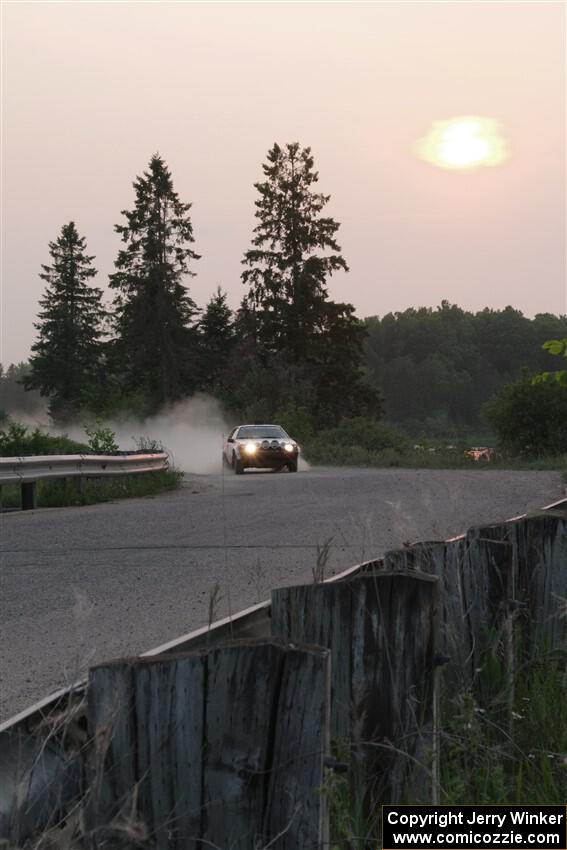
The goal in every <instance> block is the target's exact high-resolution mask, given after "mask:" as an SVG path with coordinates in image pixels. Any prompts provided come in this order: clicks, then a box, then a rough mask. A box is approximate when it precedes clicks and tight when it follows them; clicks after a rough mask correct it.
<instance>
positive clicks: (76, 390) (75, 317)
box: [24, 222, 105, 422]
mask: <svg viewBox="0 0 567 850" xmlns="http://www.w3.org/2000/svg"><path fill="white" fill-rule="evenodd" d="M49 253H50V254H51V257H52V264H51V265H44V266H42V269H43V272H42V273H41V274H40V277H41V279H42V280H44V281H45V282H46V283H47V289H46V291H45V295H44V296H43V298H42V299H41V300H40V307H41V310H40V313H39V322H37V323H36V324H35V328H36V329H37V331H38V339H37V341H36V342H35V344H34V345H33V346H32V352H33V353H32V356H31V358H30V371H29V374H27V375H26V376H25V378H24V385H25V387H26V389H38V390H39V391H40V392H41V395H43V396H47V397H48V398H49V412H50V415H51V416H52V418H54V419H56V420H58V421H62V422H65V421H68V420H70V419H71V418H72V417H73V416H74V415H76V413H77V412H78V411H79V408H80V405H81V399H82V397H83V396H84V394H85V393H86V392H88V389H89V387H90V386H91V385H92V384H93V383H94V382H95V381H96V378H97V372H98V368H99V362H100V356H101V336H102V328H103V321H104V316H105V312H104V309H103V307H102V303H101V298H102V292H101V290H100V289H97V288H95V287H93V286H89V283H88V282H89V280H90V279H91V278H93V277H94V276H95V275H96V269H95V268H94V267H93V266H92V261H93V259H94V257H90V256H88V255H87V254H86V242H85V239H84V238H83V237H80V236H79V234H78V233H77V229H76V227H75V224H74V222H70V223H69V224H66V225H64V226H63V227H62V229H61V235H60V236H59V238H58V239H57V241H55V242H50V243H49Z"/></svg>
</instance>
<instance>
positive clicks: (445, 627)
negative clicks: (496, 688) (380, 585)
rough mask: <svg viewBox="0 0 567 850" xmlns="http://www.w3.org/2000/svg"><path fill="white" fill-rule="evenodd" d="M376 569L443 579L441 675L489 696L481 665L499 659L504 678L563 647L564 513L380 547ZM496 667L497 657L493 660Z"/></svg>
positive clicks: (566, 586)
mask: <svg viewBox="0 0 567 850" xmlns="http://www.w3.org/2000/svg"><path fill="white" fill-rule="evenodd" d="M384 569H386V570H388V569H399V570H404V571H408V572H409V573H410V574H411V572H412V571H414V570H416V569H417V570H423V571H424V572H427V573H431V574H433V575H436V576H439V578H440V579H441V581H442V583H443V613H442V626H441V629H442V651H443V652H444V653H445V654H446V655H447V656H448V657H449V659H450V663H449V665H448V668H447V671H446V676H445V679H446V681H447V682H448V683H449V684H450V685H452V684H455V685H456V686H459V687H465V688H466V687H474V688H475V690H477V695H478V696H479V697H481V698H484V697H486V698H489V697H490V693H489V691H486V685H487V677H486V676H483V671H484V670H485V668H486V664H487V663H490V658H492V659H496V658H499V659H503V668H504V670H503V673H504V677H505V678H506V677H507V678H508V679H509V680H511V678H512V676H513V669H514V666H515V665H516V663H517V660H518V657H519V658H520V659H526V658H530V657H535V656H537V655H538V653H540V652H541V651H542V650H549V649H557V648H559V647H561V646H565V639H566V630H567V618H565V616H564V609H565V599H566V598H567V518H566V517H565V514H564V513H563V512H562V511H548V512H545V513H540V514H535V515H533V516H526V517H521V518H520V519H517V520H511V521H509V522H505V523H498V524H495V525H487V526H481V527H478V528H472V529H471V530H470V531H468V532H467V534H466V535H464V536H463V537H461V538H457V539H455V540H452V541H447V542H440V543H418V544H416V545H415V546H410V547H406V548H404V549H400V550H396V551H393V552H387V553H386V555H385V557H384ZM499 663H500V664H501V665H502V662H499Z"/></svg>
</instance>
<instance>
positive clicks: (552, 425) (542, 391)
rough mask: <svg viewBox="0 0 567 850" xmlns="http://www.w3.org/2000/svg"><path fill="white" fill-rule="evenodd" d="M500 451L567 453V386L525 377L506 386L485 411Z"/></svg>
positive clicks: (530, 454) (532, 454)
mask: <svg viewBox="0 0 567 850" xmlns="http://www.w3.org/2000/svg"><path fill="white" fill-rule="evenodd" d="M484 414H485V416H486V418H487V420H488V421H489V422H490V424H491V425H492V427H493V428H494V429H495V431H496V433H497V435H498V438H499V441H500V444H501V446H502V448H503V449H504V450H506V451H508V452H510V453H511V454H513V455H519V456H522V457H531V458H535V457H542V456H544V455H559V454H563V453H564V452H567V386H562V385H561V384H559V383H546V382H540V383H534V382H533V381H532V380H531V379H530V378H529V377H528V375H527V374H524V376H523V377H522V379H521V380H520V381H517V382H516V383H514V384H508V386H506V387H504V389H503V390H502V391H501V392H500V393H499V394H498V395H497V396H496V398H495V399H493V400H492V401H490V402H488V403H487V404H486V405H485V407H484Z"/></svg>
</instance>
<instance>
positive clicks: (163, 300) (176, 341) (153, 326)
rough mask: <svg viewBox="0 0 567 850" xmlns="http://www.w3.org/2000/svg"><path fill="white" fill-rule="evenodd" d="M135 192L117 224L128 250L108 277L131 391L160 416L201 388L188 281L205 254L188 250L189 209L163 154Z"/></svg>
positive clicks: (118, 348)
mask: <svg viewBox="0 0 567 850" xmlns="http://www.w3.org/2000/svg"><path fill="white" fill-rule="evenodd" d="M134 190H135V193H136V200H135V205H134V209H133V210H131V211H130V212H129V211H127V210H124V211H123V212H122V214H123V215H124V217H125V218H126V223H125V224H122V225H116V226H115V229H116V232H117V233H119V234H120V236H121V237H122V241H123V242H124V243H125V247H124V248H123V249H122V250H121V251H120V252H119V254H118V257H117V259H116V262H115V266H116V269H117V271H116V272H115V273H114V274H112V275H111V276H110V281H111V282H110V286H111V287H112V288H113V289H116V290H117V293H118V294H117V297H116V299H115V302H114V307H115V311H116V329H117V340H116V343H115V346H114V357H115V359H117V360H119V368H120V369H121V371H122V374H123V379H124V382H125V386H126V387H127V388H128V391H134V392H140V391H141V392H143V393H144V394H145V396H146V398H147V402H148V410H149V411H155V410H157V409H158V408H159V407H161V406H162V405H163V404H165V403H167V402H171V401H174V400H176V399H178V398H180V397H182V396H184V395H190V394H191V393H192V392H193V390H194V389H195V387H196V384H197V380H198V375H197V367H196V345H197V335H196V329H195V324H194V320H195V317H196V315H197V312H198V310H197V307H196V305H195V303H194V301H193V300H192V299H191V297H190V295H189V293H188V291H187V289H186V288H185V286H184V284H183V280H184V278H186V277H192V276H194V273H193V272H192V271H191V270H190V268H189V264H190V262H191V261H192V260H197V259H199V255H198V254H196V253H195V252H194V251H193V250H192V248H191V247H190V246H191V244H192V243H193V242H194V238H193V225H192V223H191V218H190V216H189V210H190V209H191V204H186V203H183V202H182V201H181V200H180V199H179V196H178V194H177V193H176V192H175V191H174V189H173V181H172V178H171V172H170V171H169V169H168V168H167V166H166V164H165V162H164V160H163V159H162V158H161V157H160V156H158V155H157V154H156V155H154V156H153V157H152V159H151V161H150V164H149V168H148V170H147V171H145V172H144V173H143V175H142V176H141V177H138V178H137V179H136V181H135V182H134Z"/></svg>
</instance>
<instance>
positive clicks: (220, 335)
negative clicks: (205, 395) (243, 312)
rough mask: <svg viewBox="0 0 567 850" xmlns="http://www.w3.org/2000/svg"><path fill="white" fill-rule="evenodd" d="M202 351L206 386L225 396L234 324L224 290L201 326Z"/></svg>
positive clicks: (204, 386) (200, 345)
mask: <svg viewBox="0 0 567 850" xmlns="http://www.w3.org/2000/svg"><path fill="white" fill-rule="evenodd" d="M199 347H200V351H201V362H202V367H201V383H202V386H203V388H204V389H207V390H209V391H212V392H215V393H216V392H221V393H222V390H223V388H224V385H225V380H226V369H227V366H228V362H229V358H230V355H231V353H232V349H233V347H234V321H233V317H232V310H231V309H230V307H229V306H228V304H227V303H226V293H225V292H223V291H222V289H221V288H220V286H219V287H217V291H216V293H215V294H214V295H213V297H212V298H211V300H210V301H209V303H208V304H207V307H206V309H205V312H204V313H203V316H202V317H201V320H200V322H199Z"/></svg>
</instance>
